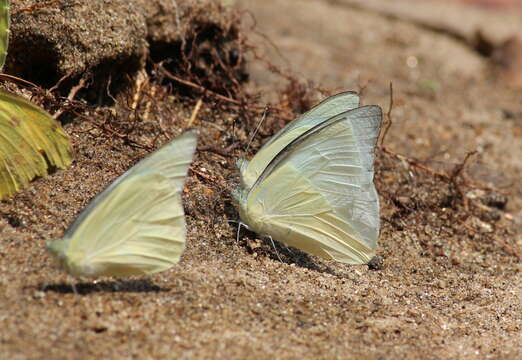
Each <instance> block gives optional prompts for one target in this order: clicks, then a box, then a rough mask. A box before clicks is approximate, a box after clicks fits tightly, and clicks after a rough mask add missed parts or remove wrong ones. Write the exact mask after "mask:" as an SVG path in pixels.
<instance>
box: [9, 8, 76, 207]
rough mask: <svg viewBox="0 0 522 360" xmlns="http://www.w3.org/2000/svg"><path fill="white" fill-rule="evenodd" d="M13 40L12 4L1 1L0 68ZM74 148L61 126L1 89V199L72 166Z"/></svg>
mask: <svg viewBox="0 0 522 360" xmlns="http://www.w3.org/2000/svg"><path fill="white" fill-rule="evenodd" d="M8 39H9V1H5V0H4V1H0V69H1V68H2V67H3V65H4V62H5V57H6V54H7V43H8ZM71 161H72V159H71V145H70V142H69V138H68V136H67V134H66V133H65V131H64V130H63V129H62V127H61V125H60V124H59V123H58V122H57V121H55V120H54V119H53V118H52V117H51V115H49V114H48V113H47V112H45V111H44V110H43V109H41V108H39V107H38V106H36V105H34V104H31V103H30V102H29V101H27V100H25V99H23V98H21V97H20V96H17V95H15V94H11V93H9V92H7V91H4V90H0V200H1V199H5V198H7V197H9V196H11V195H13V194H14V193H16V192H18V191H19V190H20V189H22V188H23V187H25V186H26V185H27V184H28V183H29V181H31V180H32V179H34V178H35V177H37V176H46V175H47V172H48V169H49V167H56V168H60V169H63V168H65V167H67V166H69V165H70V164H71Z"/></svg>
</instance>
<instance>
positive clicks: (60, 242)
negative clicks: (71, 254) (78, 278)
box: [46, 239, 67, 267]
mask: <svg viewBox="0 0 522 360" xmlns="http://www.w3.org/2000/svg"><path fill="white" fill-rule="evenodd" d="M66 246H67V244H66V242H65V239H55V240H51V241H49V242H47V244H46V248H47V250H48V251H49V252H50V253H51V254H52V255H53V258H54V259H55V260H56V264H57V265H58V266H60V267H63V266H64V265H65V264H66V263H67V255H66V254H65V250H66Z"/></svg>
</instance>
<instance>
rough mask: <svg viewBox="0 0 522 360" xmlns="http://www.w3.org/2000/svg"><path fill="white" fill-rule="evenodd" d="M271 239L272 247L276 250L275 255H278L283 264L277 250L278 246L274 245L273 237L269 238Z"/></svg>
mask: <svg viewBox="0 0 522 360" xmlns="http://www.w3.org/2000/svg"><path fill="white" fill-rule="evenodd" d="M268 238H269V239H270V241H271V242H272V247H273V248H274V250H275V253H276V255H277V258H278V259H279V261H281V262H283V260H281V257H280V256H279V253H278V252H277V249H276V246H275V243H274V239H272V237H271V236H269V237H268Z"/></svg>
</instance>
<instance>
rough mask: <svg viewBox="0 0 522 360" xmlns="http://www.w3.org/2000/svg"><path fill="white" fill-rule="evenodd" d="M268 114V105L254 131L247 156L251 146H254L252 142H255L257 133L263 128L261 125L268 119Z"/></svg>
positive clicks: (247, 148)
mask: <svg viewBox="0 0 522 360" xmlns="http://www.w3.org/2000/svg"><path fill="white" fill-rule="evenodd" d="M267 113H268V105H267V106H265V110H264V111H263V116H262V117H261V120H260V121H259V122H258V123H257V126H256V129H255V130H254V133H253V134H252V136H251V137H250V140H248V145H247V147H246V150H245V155H247V154H248V150H249V149H250V145H251V144H252V141H254V137H255V136H256V135H257V132H258V131H259V129H260V128H261V125H263V122H264V121H265V119H266V114H267Z"/></svg>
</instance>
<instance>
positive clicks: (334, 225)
mask: <svg viewBox="0 0 522 360" xmlns="http://www.w3.org/2000/svg"><path fill="white" fill-rule="evenodd" d="M358 103H359V98H358V96H357V95H356V94H354V93H341V94H338V95H335V96H332V97H330V98H328V99H327V100H325V101H324V102H322V103H321V104H319V105H317V106H316V107H314V108H313V109H311V110H310V111H309V112H307V113H305V114H303V115H302V116H301V117H299V118H297V119H296V120H294V121H293V122H291V123H290V124H288V125H287V126H286V127H285V128H283V129H282V130H281V131H280V132H279V133H278V134H276V135H275V136H274V138H273V139H272V140H270V141H269V142H268V143H267V144H266V145H264V146H263V147H262V148H261V150H260V151H259V152H258V153H257V154H256V155H255V156H254V158H253V159H252V160H251V161H250V162H247V161H246V160H242V161H240V162H239V167H240V172H241V187H240V188H239V189H236V190H235V191H234V197H235V199H236V201H237V203H238V206H239V214H240V217H241V220H242V221H244V222H245V223H246V224H247V226H248V227H249V228H250V229H251V230H253V231H255V232H256V233H259V234H261V235H265V236H269V237H271V238H273V239H275V240H278V241H281V242H283V243H285V244H286V245H289V246H293V247H296V248H298V249H301V250H303V251H305V252H307V253H310V254H313V255H317V256H320V257H322V258H325V259H334V260H337V261H340V262H344V263H349V264H365V263H368V262H369V261H370V260H371V259H372V257H373V256H374V255H375V250H376V247H377V240H378V237H379V220H380V219H379V197H378V194H377V191H376V189H375V186H374V184H373V161H374V148H375V144H376V142H377V138H378V136H379V130H380V125H381V119H382V112H381V109H380V108H379V107H378V106H363V107H357V106H358Z"/></svg>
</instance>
